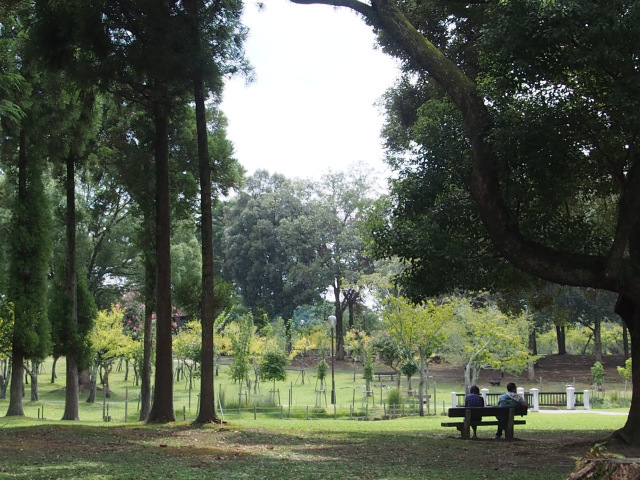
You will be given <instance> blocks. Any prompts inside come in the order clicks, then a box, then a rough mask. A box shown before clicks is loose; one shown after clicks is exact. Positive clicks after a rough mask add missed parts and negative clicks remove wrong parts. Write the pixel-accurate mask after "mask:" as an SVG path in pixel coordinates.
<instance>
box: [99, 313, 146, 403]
mask: <svg viewBox="0 0 640 480" xmlns="http://www.w3.org/2000/svg"><path fill="white" fill-rule="evenodd" d="M123 317H124V310H123V309H122V308H121V307H120V306H118V305H114V306H113V307H112V308H111V310H108V311H107V310H101V311H99V312H98V316H97V317H96V321H95V324H94V326H93V328H92V330H91V331H90V332H89V340H90V342H91V345H92V348H93V351H94V362H93V367H92V370H91V391H90V392H89V398H88V399H87V402H94V401H95V397H96V388H97V378H98V370H99V369H102V371H103V378H102V383H103V388H104V394H105V396H106V397H107V398H108V397H109V395H110V394H109V372H110V371H111V369H112V368H113V363H114V361H115V360H116V359H118V358H121V357H126V358H131V357H132V356H133V355H134V351H135V349H136V342H135V341H134V340H133V339H132V338H131V337H130V336H128V335H127V334H125V333H124V332H123V328H122V319H123Z"/></svg>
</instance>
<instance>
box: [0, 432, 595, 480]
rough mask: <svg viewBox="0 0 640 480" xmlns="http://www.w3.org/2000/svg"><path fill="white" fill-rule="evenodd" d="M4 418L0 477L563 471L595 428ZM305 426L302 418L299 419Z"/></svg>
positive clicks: (547, 475)
mask: <svg viewBox="0 0 640 480" xmlns="http://www.w3.org/2000/svg"><path fill="white" fill-rule="evenodd" d="M11 422H12V421H5V422H2V421H0V425H2V428H1V429H0V477H3V478H12V479H25V480H26V479H29V480H40V479H51V478H59V479H67V478H68V479H72V478H73V479H136V480H138V479H143V480H144V479H177V480H182V479H205V478H206V479H211V478H224V479H236V478H243V479H247V478H249V479H282V478H287V479H291V480H301V479H323V480H325V479H328V480H333V479H336V480H338V479H339V480H345V479H362V478H368V479H456V480H465V479H469V480H470V479H472V478H473V479H478V478H481V479H484V478H486V479H499V478H500V479H501V478H504V477H505V475H510V474H513V473H516V472H517V476H518V478H519V479H554V478H557V479H560V478H563V479H564V478H566V477H567V475H568V474H569V473H570V472H571V470H572V469H573V467H574V465H575V460H576V458H577V457H580V456H582V455H584V453H585V452H586V451H587V450H588V449H589V448H590V447H591V446H592V445H593V444H594V443H595V442H596V441H598V439H599V438H598V436H597V434H595V433H589V432H571V433H570V434H567V433H566V432H565V433H563V434H557V433H554V434H550V433H536V434H533V433H531V432H524V433H523V434H522V436H519V437H518V439H517V440H516V441H513V442H506V441H495V440H492V439H490V438H488V437H489V432H486V435H487V437H486V438H481V439H479V440H474V441H463V440H461V439H459V438H456V437H455V436H454V435H453V434H452V433H450V432H446V433H442V434H433V433H432V432H422V431H420V430H415V429H414V430H409V431H407V430H403V431H385V432H377V431H363V432H357V431H350V430H349V429H342V428H341V426H340V424H341V422H338V423H336V424H333V426H329V427H326V426H324V427H323V428H322V429H314V428H313V425H311V424H304V422H301V423H300V424H299V425H302V427H300V428H295V429H291V430H289V431H286V432H283V431H280V430H276V429H271V428H267V427H261V426H256V427H253V426H252V427H246V426H239V425H234V424H225V425H206V426H196V425H191V424H186V423H176V424H171V425H144V424H136V425H129V426H108V427H103V426H85V425H81V424H55V425H36V426H13V425H9V423H11ZM305 425H308V427H305Z"/></svg>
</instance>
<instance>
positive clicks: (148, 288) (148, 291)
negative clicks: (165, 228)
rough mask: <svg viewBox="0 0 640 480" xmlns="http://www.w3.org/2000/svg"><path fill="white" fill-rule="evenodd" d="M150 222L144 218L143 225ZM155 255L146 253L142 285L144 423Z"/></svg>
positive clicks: (143, 417)
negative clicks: (143, 300) (143, 301)
mask: <svg viewBox="0 0 640 480" xmlns="http://www.w3.org/2000/svg"><path fill="white" fill-rule="evenodd" d="M150 223H151V222H150V220H149V219H148V218H145V224H146V225H149V224H150ZM154 258H155V255H152V254H150V253H147V254H146V255H145V284H144V299H145V303H144V334H143V339H142V341H143V353H142V371H141V372H140V380H141V385H140V417H139V419H140V421H141V422H144V421H146V420H147V418H148V417H149V412H150V411H151V361H152V356H153V334H154V330H153V313H154V311H155V304H156V300H155V292H156V288H155V283H156V273H155V271H156V266H155V261H154Z"/></svg>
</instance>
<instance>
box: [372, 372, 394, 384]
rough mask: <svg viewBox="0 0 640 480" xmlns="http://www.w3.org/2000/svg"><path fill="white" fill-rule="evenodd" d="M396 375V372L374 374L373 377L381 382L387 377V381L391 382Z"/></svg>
mask: <svg viewBox="0 0 640 480" xmlns="http://www.w3.org/2000/svg"><path fill="white" fill-rule="evenodd" d="M396 375H398V374H397V373H396V372H374V373H373V376H374V377H378V381H379V382H381V381H382V377H389V380H390V381H392V382H393V379H394V378H395V376H396Z"/></svg>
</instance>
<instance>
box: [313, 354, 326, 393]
mask: <svg viewBox="0 0 640 480" xmlns="http://www.w3.org/2000/svg"><path fill="white" fill-rule="evenodd" d="M328 371H329V364H328V363H327V361H326V360H325V359H324V358H323V359H322V360H320V361H319V362H318V364H317V365H316V377H317V378H318V380H319V381H320V389H319V390H318V391H320V392H324V379H325V378H327V372H328Z"/></svg>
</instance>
